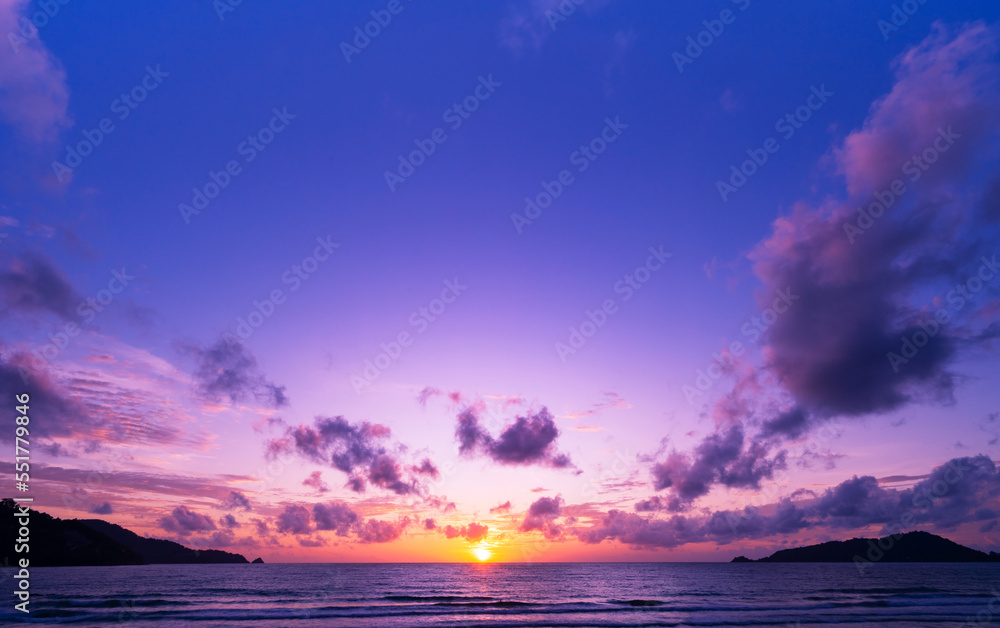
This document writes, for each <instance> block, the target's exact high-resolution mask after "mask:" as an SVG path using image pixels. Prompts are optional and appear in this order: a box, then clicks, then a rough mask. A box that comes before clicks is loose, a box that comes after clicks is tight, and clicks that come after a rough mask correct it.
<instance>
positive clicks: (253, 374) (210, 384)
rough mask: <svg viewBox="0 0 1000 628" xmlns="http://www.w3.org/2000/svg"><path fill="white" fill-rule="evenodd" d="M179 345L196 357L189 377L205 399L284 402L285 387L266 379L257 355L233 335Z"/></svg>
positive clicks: (280, 404)
mask: <svg viewBox="0 0 1000 628" xmlns="http://www.w3.org/2000/svg"><path fill="white" fill-rule="evenodd" d="M181 348H182V350H183V351H185V352H186V353H188V354H191V355H193V356H195V358H196V359H197V360H198V365H197V367H196V369H195V371H194V373H193V374H192V377H193V378H194V380H195V382H196V384H197V386H198V389H199V391H200V392H201V393H202V394H203V395H204V396H205V397H206V398H208V399H210V400H212V401H220V400H224V399H228V400H229V401H230V402H231V403H244V402H250V403H261V404H264V405H266V406H268V407H272V408H280V407H283V406H287V405H288V398H287V397H286V396H285V387H284V386H278V385H276V384H273V383H271V382H270V381H268V380H267V378H266V377H265V376H264V374H263V373H262V372H261V370H260V367H259V366H258V365H257V358H255V357H254V355H253V354H252V353H251V352H250V350H249V349H247V348H246V346H245V345H244V344H243V343H241V342H239V341H238V340H236V339H235V338H234V337H232V336H222V337H221V338H219V339H218V340H216V341H215V344H213V345H211V346H209V347H198V346H191V345H187V346H182V347H181Z"/></svg>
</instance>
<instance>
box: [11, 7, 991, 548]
mask: <svg viewBox="0 0 1000 628" xmlns="http://www.w3.org/2000/svg"><path fill="white" fill-rule="evenodd" d="M0 32H2V33H4V41H3V42H0V189H2V196H0V311H2V316H0V391H2V393H3V394H2V398H3V399H5V400H6V401H5V402H4V403H6V404H7V407H6V409H5V410H4V416H8V417H10V420H8V421H5V423H4V424H5V425H7V426H8V427H6V428H4V429H3V430H2V431H0V440H2V441H3V442H5V443H7V444H8V445H10V446H13V444H14V437H15V433H14V427H15V424H14V417H15V416H16V415H15V413H16V410H15V406H16V400H15V397H16V395H20V394H29V396H30V403H29V406H30V420H31V423H30V437H29V438H30V442H31V445H32V448H31V454H30V465H31V473H30V476H31V484H30V491H31V492H30V495H31V496H32V497H33V499H34V500H35V502H34V503H35V505H36V506H37V507H38V508H39V509H40V510H43V511H45V512H48V513H50V514H53V515H55V516H59V517H64V518H95V517H99V518H102V519H105V520H108V521H111V522H114V523H118V524H120V525H123V526H125V527H128V528H130V529H132V530H135V531H136V532H138V533H140V534H143V535H147V536H153V537H157V538H169V539H172V540H176V541H178V542H181V543H184V544H185V545H188V546H191V547H202V548H207V547H212V548H219V549H226V550H229V551H235V552H239V553H242V554H244V555H246V556H248V557H249V558H253V557H256V556H261V557H263V558H264V560H265V561H267V562H335V561H352V562H363V561H388V562H423V561H444V562H456V561H457V562H464V561H475V560H495V561H589V560H594V561H727V560H730V559H731V558H732V557H734V556H736V555H740V554H744V555H748V556H751V557H754V558H756V557H760V556H764V555H767V554H770V553H771V552H773V551H775V550H777V549H780V548H783V547H791V546H796V545H802V544H806V543H813V542H819V541H825V540H831V539H842V538H850V537H852V536H878V535H885V534H890V533H894V532H898V531H901V530H914V529H922V530H928V531H931V532H935V533H937V534H941V535H943V536H946V537H948V538H951V539H954V540H956V541H959V542H961V543H964V544H967V545H970V546H973V547H976V548H979V549H983V550H1000V527H998V525H997V524H998V521H1000V503H998V498H1000V474H998V470H997V467H996V464H995V463H994V460H993V459H994V458H997V459H998V460H1000V457H998V456H1000V414H998V413H1000V406H998V398H997V395H996V392H995V385H993V384H991V382H996V381H997V377H998V375H1000V368H998V362H997V349H998V344H997V339H998V337H1000V281H993V279H994V277H995V276H996V275H997V274H998V273H1000V268H998V266H997V255H998V254H1000V237H998V235H1000V229H998V225H1000V154H998V147H1000V143H998V142H997V139H998V132H1000V7H998V6H996V5H995V3H990V2H985V1H976V2H973V1H963V2H952V3H926V4H919V3H915V2H914V3H908V2H904V3H893V2H888V1H882V0H880V1H878V2H854V1H851V2H839V3H822V4H815V3H793V2H788V1H781V2H771V3H763V2H758V1H757V0H732V1H730V0H717V1H715V2H711V3H704V2H699V3H694V2H690V3H660V2H639V1H632V2H626V1H624V0H564V1H562V2H557V1H555V0H505V1H504V2H476V3H473V2H448V3H430V2H420V1H419V0H418V1H415V2H414V1H412V0H392V1H381V0H378V1H373V2H367V1H365V2H361V1H355V0H351V1H350V2H341V3H322V4H320V3H307V2H297V1H291V2H283V3H265V2H261V1H260V0H246V1H244V2H241V3H232V2H231V1H230V0H215V1H210V0H195V1H182V2H174V3H169V5H163V6H155V7H146V6H139V5H137V4H135V3H126V2H121V1H118V0H111V1H109V2H104V3H82V2H81V3H77V2H73V1H69V2H66V3H62V2H37V3H36V2H26V1H24V0H0ZM13 463H14V460H13V457H12V456H10V455H5V457H4V458H3V459H2V460H0V467H2V468H3V470H4V472H5V473H7V474H9V475H8V477H10V475H12V474H13V472H14V468H13ZM10 482H11V484H9V486H10V487H11V490H10V491H9V492H10V493H12V494H14V493H17V491H15V490H13V486H14V485H13V479H11V480H10ZM25 494H29V493H22V494H21V496H23V495H25Z"/></svg>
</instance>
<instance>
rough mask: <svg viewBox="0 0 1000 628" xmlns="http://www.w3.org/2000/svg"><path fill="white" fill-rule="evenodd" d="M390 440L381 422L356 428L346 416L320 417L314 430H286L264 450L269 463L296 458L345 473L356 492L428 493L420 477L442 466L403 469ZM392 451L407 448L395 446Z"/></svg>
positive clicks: (425, 463) (423, 464)
mask: <svg viewBox="0 0 1000 628" xmlns="http://www.w3.org/2000/svg"><path fill="white" fill-rule="evenodd" d="M390 435H391V431H390V430H389V428H388V427H386V426H384V425H380V424H378V423H369V422H367V421H365V422H363V423H360V424H351V423H350V422H348V421H347V419H345V418H344V417H342V416H337V417H324V416H318V417H316V418H315V419H314V421H313V424H312V425H298V426H296V427H286V429H285V433H284V434H283V435H282V436H280V437H278V438H273V439H269V440H268V441H266V442H265V450H266V454H267V456H268V457H269V458H275V457H277V456H279V455H282V454H294V455H298V456H301V457H303V458H305V459H307V460H309V461H311V462H316V463H320V464H326V465H329V466H331V467H333V468H334V469H337V470H339V471H342V472H343V473H345V474H347V476H348V478H347V486H348V488H350V489H351V490H352V491H354V492H356V493H361V492H364V491H365V490H366V488H367V486H368V485H369V484H371V485H374V486H377V487H379V488H382V489H385V490H388V491H392V492H393V493H396V494H397V495H410V494H422V493H424V487H423V485H422V483H421V482H422V481H423V480H422V479H421V478H426V477H438V475H439V472H438V469H437V467H436V466H435V465H434V463H433V462H431V460H430V459H429V458H424V459H423V460H421V462H420V463H419V464H416V465H404V464H403V463H402V462H401V461H400V459H399V457H398V456H399V454H394V453H392V452H391V451H390V445H391V443H390V442H389V437H390ZM392 449H393V450H395V451H402V450H403V449H405V447H403V446H402V445H399V444H395V445H394V446H392Z"/></svg>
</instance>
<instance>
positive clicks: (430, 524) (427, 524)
mask: <svg viewBox="0 0 1000 628" xmlns="http://www.w3.org/2000/svg"><path fill="white" fill-rule="evenodd" d="M436 529H437V521H434V520H433V519H431V518H429V517H428V518H427V519H424V530H436Z"/></svg>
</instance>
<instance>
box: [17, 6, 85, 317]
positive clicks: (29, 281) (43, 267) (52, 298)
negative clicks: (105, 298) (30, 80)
mask: <svg viewBox="0 0 1000 628" xmlns="http://www.w3.org/2000/svg"><path fill="white" fill-rule="evenodd" d="M2 2H3V0H0V3H2ZM0 73H2V71H0ZM0 93H2V90H0ZM0 101H2V97H0ZM82 302H83V299H82V298H81V297H80V295H79V294H78V293H77V291H76V290H75V289H74V288H73V286H72V284H70V282H69V279H68V278H67V277H66V275H65V274H64V273H63V272H62V271H61V270H60V269H59V268H57V267H56V266H55V264H53V263H52V262H51V260H49V259H48V258H46V257H44V256H42V255H41V254H38V253H26V254H24V255H22V256H20V257H18V258H15V259H13V260H12V261H11V263H10V265H9V267H8V268H7V269H5V270H3V271H2V272H0V304H2V307H3V311H4V313H5V314H6V313H19V314H38V313H43V312H47V313H50V314H55V315H56V316H58V317H59V318H61V319H62V320H65V321H73V320H76V318H77V316H76V307H77V306H78V305H79V304H80V303H82Z"/></svg>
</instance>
